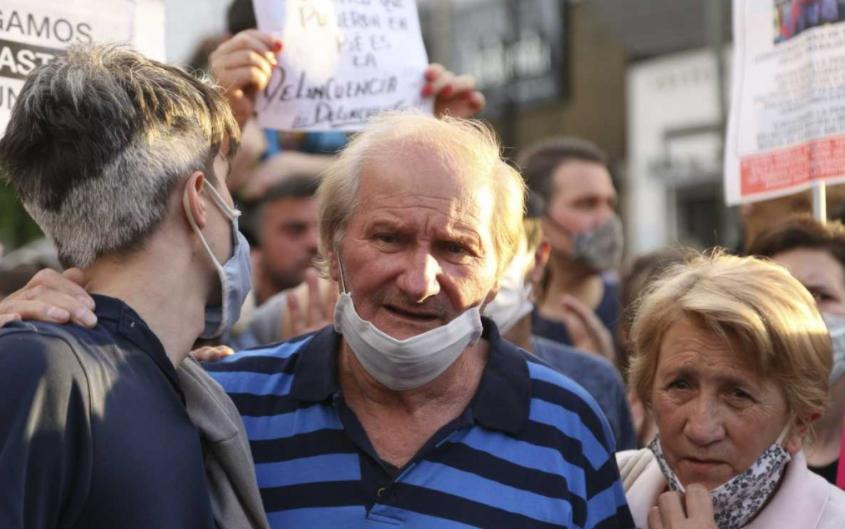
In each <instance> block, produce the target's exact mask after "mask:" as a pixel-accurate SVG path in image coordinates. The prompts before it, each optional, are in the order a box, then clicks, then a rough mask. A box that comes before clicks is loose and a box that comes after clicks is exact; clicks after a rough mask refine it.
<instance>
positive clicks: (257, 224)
mask: <svg viewBox="0 0 845 529" xmlns="http://www.w3.org/2000/svg"><path fill="white" fill-rule="evenodd" d="M319 187H320V177H319V176H315V175H313V174H308V173H299V174H293V175H291V176H288V177H286V178H285V179H284V180H282V181H281V182H279V183H277V184H275V185H273V186H272V187H270V189H268V190H267V191H266V192H265V193H264V194H263V195H262V196H261V197H260V198H258V199H257V200H255V201H254V202H252V203H250V204H245V213H246V214H245V215H244V219H243V223H242V225H241V231H242V232H243V233H244V235H245V236H246V238H247V240H248V241H249V243H250V244H251V245H253V246H255V247H259V246H261V239H260V233H261V224H262V222H263V218H264V208H265V207H266V206H267V205H268V204H272V203H273V202H276V201H278V200H284V199H286V198H293V199H303V198H314V197H316V195H317V188H319Z"/></svg>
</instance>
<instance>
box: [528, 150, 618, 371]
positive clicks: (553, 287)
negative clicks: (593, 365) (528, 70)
mask: <svg viewBox="0 0 845 529" xmlns="http://www.w3.org/2000/svg"><path fill="white" fill-rule="evenodd" d="M518 165H519V166H520V167H521V169H522V172H523V175H524V177H525V181H526V183H527V184H528V188H529V189H531V191H533V192H534V193H535V194H537V195H538V196H540V197H542V198H543V199H544V200H545V207H544V216H543V222H542V227H543V235H544V237H545V238H546V240H547V241H548V242H549V243H550V244H551V249H552V250H551V256H550V259H549V263H548V265H547V267H546V274H545V277H544V278H543V281H542V283H541V286H540V289H539V292H538V293H537V307H536V310H535V312H534V321H533V330H534V333H535V334H537V335H539V336H543V337H545V338H548V339H551V340H554V341H558V342H561V343H564V344H569V345H574V346H575V347H577V348H578V349H581V350H585V351H590V352H593V353H596V354H599V355H600V356H603V357H605V358H607V359H608V360H611V361H615V360H616V353H615V348H614V344H613V333H615V329H616V325H617V322H618V319H619V285H618V281H617V280H616V279H615V277H613V276H612V275H611V274H608V272H610V271H612V270H614V269H615V268H616V267H617V266H618V265H619V261H620V259H621V256H622V225H621V223H620V221H619V217H618V216H617V214H616V211H615V210H616V189H615V188H614V186H613V181H612V180H611V176H610V170H609V166H608V162H607V157H606V155H605V154H604V153H603V152H602V151H601V150H600V149H598V147H596V146H595V145H593V144H592V143H589V142H587V141H584V140H580V139H576V138H553V139H549V140H545V141H542V142H540V143H538V144H536V145H534V146H532V147H529V148H528V149H527V150H526V151H525V152H523V153H522V154H521V156H520V157H519V162H518Z"/></svg>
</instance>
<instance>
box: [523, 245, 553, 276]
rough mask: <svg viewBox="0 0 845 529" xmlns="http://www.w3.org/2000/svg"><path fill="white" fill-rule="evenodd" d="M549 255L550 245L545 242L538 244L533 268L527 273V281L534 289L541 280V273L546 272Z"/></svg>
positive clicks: (550, 251)
mask: <svg viewBox="0 0 845 529" xmlns="http://www.w3.org/2000/svg"><path fill="white" fill-rule="evenodd" d="M551 253H552V245H551V244H549V243H548V242H547V241H545V240H544V241H542V242H540V245H539V246H537V249H536V250H535V251H534V268H533V269H532V270H531V272H529V274H528V280H529V281H530V282H531V284H532V285H535V288H536V286H537V285H539V284H540V282H541V281H542V280H543V273H544V272H545V270H546V265H547V264H548V262H549V256H550V255H551Z"/></svg>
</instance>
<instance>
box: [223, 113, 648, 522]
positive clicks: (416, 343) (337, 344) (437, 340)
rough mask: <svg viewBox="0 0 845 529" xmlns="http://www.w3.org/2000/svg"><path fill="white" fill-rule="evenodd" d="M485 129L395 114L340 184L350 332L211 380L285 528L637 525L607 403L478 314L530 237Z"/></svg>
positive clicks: (335, 185) (340, 166) (326, 201)
mask: <svg viewBox="0 0 845 529" xmlns="http://www.w3.org/2000/svg"><path fill="white" fill-rule="evenodd" d="M522 196H523V189H522V180H521V178H520V176H519V175H518V174H517V173H516V172H515V171H514V170H513V169H511V168H510V167H509V166H507V165H506V164H505V163H504V162H503V161H502V160H501V158H500V155H499V147H498V144H497V142H496V141H495V139H494V138H493V137H492V134H491V133H490V132H489V131H488V130H487V129H486V128H484V127H483V126H481V125H479V124H476V123H473V122H467V121H460V120H452V119H447V120H445V121H441V120H436V119H433V118H430V117H424V116H418V115H393V116H386V117H383V118H381V119H379V120H377V121H376V122H374V123H372V124H370V126H369V127H368V129H367V130H365V131H364V132H362V133H361V134H359V135H358V136H357V137H356V138H355V139H353V140H352V142H351V143H350V145H349V146H347V148H346V149H345V150H344V151H343V152H342V153H341V155H340V157H339V159H338V160H337V161H336V162H335V164H333V165H332V167H331V168H330V169H329V171H328V172H327V173H326V174H325V175H324V179H323V183H322V184H321V187H320V190H319V193H318V198H319V201H320V222H321V224H320V241H321V255H322V256H323V259H324V262H323V268H324V270H325V271H326V273H327V274H328V275H330V276H331V277H332V278H333V279H335V280H337V281H338V282H339V284H340V289H341V295H340V299H339V301H338V303H337V306H336V309H335V314H334V325H333V326H329V327H326V328H324V329H322V330H320V331H317V332H316V333H312V334H309V335H305V336H303V337H300V338H297V339H294V340H292V341H290V342H286V343H282V344H279V345H274V346H270V347H264V348H259V349H253V350H251V351H247V352H245V353H242V354H240V355H233V356H230V357H228V358H226V359H225V360H223V361H220V362H218V363H216V364H212V365H210V366H209V367H208V369H209V370H210V371H211V372H212V374H213V375H214V376H215V377H216V378H217V380H218V381H219V382H220V383H221V384H222V385H223V387H224V388H225V389H226V391H227V392H228V393H229V394H230V395H231V396H232V398H233V399H234V401H235V403H236V405H237V406H238V408H239V410H240V412H241V414H242V416H243V419H244V422H245V426H246V430H247V433H248V435H249V437H250V441H251V446H252V450H253V455H254V458H255V462H256V470H257V474H258V481H259V486H260V487H261V492H262V498H263V500H264V506H265V508H266V510H267V515H268V518H269V521H270V524H271V526H273V527H279V528H282V527H309V528H327V529H328V528H336V527H364V526H367V527H369V526H373V527H375V526H382V525H383V526H403V525H404V526H408V527H420V528H429V527H431V528H435V527H437V528H439V527H453V526H454V527H458V526H460V527H479V528H480V527H485V528H512V527H579V528H587V527H598V526H601V527H632V523H631V520H630V517H629V513H628V512H627V507H626V506H625V505H624V501H623V498H622V490H621V484H620V483H619V481H618V477H617V471H616V469H615V467H614V463H613V434H612V433H611V431H610V429H609V427H608V425H607V422H606V421H605V419H604V418H603V416H602V414H601V412H600V410H599V408H598V407H597V406H596V404H595V402H594V401H593V400H592V399H591V398H590V397H589V396H588V395H587V394H586V393H585V392H584V391H583V389H581V388H580V387H579V386H577V385H575V384H573V383H572V382H571V381H570V380H569V379H566V378H564V377H562V376H561V375H559V374H558V373H556V372H555V371H553V370H551V369H549V368H548V367H545V366H543V365H540V364H538V363H535V362H531V361H530V359H529V357H528V356H527V355H526V354H525V353H524V352H523V351H521V350H519V349H518V348H516V347H514V346H513V345H511V344H509V343H507V342H506V341H504V340H503V339H502V338H501V337H500V336H499V333H498V331H497V329H496V326H495V324H494V323H492V322H491V321H490V320H487V319H482V318H481V316H480V311H481V309H482V307H483V305H485V304H486V303H488V302H489V301H490V300H491V299H493V297H494V296H495V294H496V290H497V285H498V283H499V280H500V278H501V277H502V275H503V273H504V270H505V268H506V265H507V263H508V262H509V260H510V257H511V255H513V253H514V250H515V246H516V244H517V241H518V237H519V233H520V231H521V226H520V223H521V222H522V205H523V200H522Z"/></svg>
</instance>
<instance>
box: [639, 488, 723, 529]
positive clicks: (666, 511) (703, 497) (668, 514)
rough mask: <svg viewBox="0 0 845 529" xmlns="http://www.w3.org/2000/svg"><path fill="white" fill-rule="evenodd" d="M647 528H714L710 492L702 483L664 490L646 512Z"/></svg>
mask: <svg viewBox="0 0 845 529" xmlns="http://www.w3.org/2000/svg"><path fill="white" fill-rule="evenodd" d="M648 527H649V529H716V522H715V520H714V518H713V502H712V500H711V499H710V492H708V490H707V489H706V488H704V487H703V486H702V485H697V484H693V485H690V486H689V487H687V490H686V494H684V495H683V496H682V495H681V494H680V493H679V492H675V491H669V492H664V493H663V494H661V495H660V496H659V497H658V498H657V505H655V506H654V507H652V508H651V510H649V512H648Z"/></svg>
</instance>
